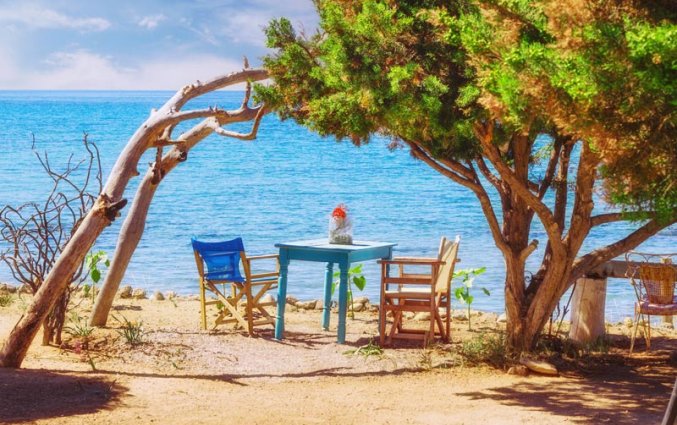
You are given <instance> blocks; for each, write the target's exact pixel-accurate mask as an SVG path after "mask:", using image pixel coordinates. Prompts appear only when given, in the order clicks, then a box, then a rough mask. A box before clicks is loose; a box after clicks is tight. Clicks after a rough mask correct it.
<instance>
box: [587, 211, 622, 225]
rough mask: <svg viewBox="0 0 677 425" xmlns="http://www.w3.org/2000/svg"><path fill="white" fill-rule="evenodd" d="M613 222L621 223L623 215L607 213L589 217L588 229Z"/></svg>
mask: <svg viewBox="0 0 677 425" xmlns="http://www.w3.org/2000/svg"><path fill="white" fill-rule="evenodd" d="M614 221H623V214H621V213H608V214H599V215H595V216H592V217H590V227H595V226H599V225H601V224H606V223H613V222H614Z"/></svg>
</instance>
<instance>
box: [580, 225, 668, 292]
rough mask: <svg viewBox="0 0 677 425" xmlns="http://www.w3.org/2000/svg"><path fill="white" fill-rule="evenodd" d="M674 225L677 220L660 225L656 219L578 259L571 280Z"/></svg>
mask: <svg viewBox="0 0 677 425" xmlns="http://www.w3.org/2000/svg"><path fill="white" fill-rule="evenodd" d="M674 223H677V220H672V221H670V222H667V223H659V222H658V221H657V220H655V219H653V220H650V221H649V222H648V223H646V224H644V225H643V226H642V227H640V228H639V229H637V230H635V231H634V232H632V233H630V234H629V235H628V236H626V237H625V238H623V239H620V240H618V241H616V242H614V243H612V244H609V245H607V246H604V247H601V248H598V249H596V250H594V251H591V252H589V253H588V254H585V255H583V256H581V257H579V258H577V259H576V260H574V262H573V266H572V272H571V280H572V281H574V280H576V279H578V278H579V277H582V276H584V275H585V274H586V273H587V272H588V271H590V270H592V269H594V268H596V267H598V266H600V265H602V264H604V263H606V262H607V261H609V260H611V259H612V258H615V257H617V256H619V255H621V254H623V253H624V252H627V251H630V250H632V249H634V248H636V247H637V246H638V245H639V244H641V243H642V242H644V241H645V240H647V239H649V238H650V237H651V236H653V235H655V234H656V233H658V232H659V231H661V230H663V229H665V228H666V227H669V226H671V225H672V224H674Z"/></svg>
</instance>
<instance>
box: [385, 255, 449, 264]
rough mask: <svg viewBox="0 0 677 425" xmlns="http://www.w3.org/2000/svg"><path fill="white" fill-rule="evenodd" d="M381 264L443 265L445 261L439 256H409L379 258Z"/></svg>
mask: <svg viewBox="0 0 677 425" xmlns="http://www.w3.org/2000/svg"><path fill="white" fill-rule="evenodd" d="M378 263H379V264H402V265H404V264H411V265H416V264H419V265H442V264H444V261H440V260H438V259H437V258H424V257H417V258H409V257H398V258H393V259H391V260H378Z"/></svg>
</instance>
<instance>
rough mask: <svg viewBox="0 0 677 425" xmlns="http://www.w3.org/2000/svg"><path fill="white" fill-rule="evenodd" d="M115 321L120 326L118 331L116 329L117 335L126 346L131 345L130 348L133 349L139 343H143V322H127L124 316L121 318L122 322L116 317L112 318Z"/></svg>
mask: <svg viewBox="0 0 677 425" xmlns="http://www.w3.org/2000/svg"><path fill="white" fill-rule="evenodd" d="M113 317H114V318H115V320H117V321H118V323H120V324H121V325H122V326H121V327H120V329H117V333H118V334H119V335H120V336H121V337H123V338H124V339H125V341H126V342H127V344H129V345H131V346H132V347H135V346H137V345H139V344H141V343H143V338H144V336H145V332H144V330H143V322H142V321H139V322H132V321H129V320H127V318H126V317H125V316H122V320H120V319H118V318H117V317H115V316H113Z"/></svg>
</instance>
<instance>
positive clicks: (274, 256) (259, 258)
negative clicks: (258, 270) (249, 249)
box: [247, 254, 280, 260]
mask: <svg viewBox="0 0 677 425" xmlns="http://www.w3.org/2000/svg"><path fill="white" fill-rule="evenodd" d="M279 256H280V255H279V254H264V255H252V256H251V257H249V256H248V257H247V260H264V259H268V258H278V257H279Z"/></svg>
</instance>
